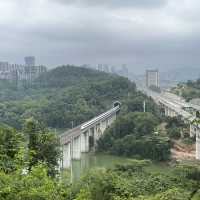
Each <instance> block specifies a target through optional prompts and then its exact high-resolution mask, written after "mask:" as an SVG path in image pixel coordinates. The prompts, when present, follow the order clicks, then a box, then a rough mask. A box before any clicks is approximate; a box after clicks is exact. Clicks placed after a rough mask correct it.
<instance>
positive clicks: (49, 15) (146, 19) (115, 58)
mask: <svg viewBox="0 0 200 200" xmlns="http://www.w3.org/2000/svg"><path fill="white" fill-rule="evenodd" d="M199 9H200V1H198V0H126V1H121V0H103V1H99V0H34V1H28V0H2V1H0V11H1V17H0V30H1V32H0V44H1V49H0V60H1V61H9V62H12V63H22V62H23V57H24V56H25V55H34V56H36V57H37V62H38V63H39V64H44V65H47V66H49V67H55V66H57V65H60V64H67V63H69V64H77V65H79V64H84V63H89V64H98V63H108V64H113V65H117V64H123V63H126V64H127V65H128V66H129V68H131V69H132V71H135V72H139V71H142V70H143V69H145V68H146V67H148V66H150V67H151V66H152V67H155V68H159V69H161V70H166V68H167V69H172V68H180V67H191V66H195V67H196V66H197V67H198V65H199V64H200V60H199V52H200V40H199V32H200V26H199V21H200V13H199Z"/></svg>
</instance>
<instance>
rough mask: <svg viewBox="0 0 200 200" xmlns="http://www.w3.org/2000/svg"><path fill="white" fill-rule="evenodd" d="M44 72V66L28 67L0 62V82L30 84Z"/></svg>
mask: <svg viewBox="0 0 200 200" xmlns="http://www.w3.org/2000/svg"><path fill="white" fill-rule="evenodd" d="M46 71H47V69H46V67H45V66H29V65H19V64H9V63H8V62H0V80H11V81H29V82H31V81H33V80H34V79H36V78H37V77H38V76H39V75H40V74H42V73H43V72H46Z"/></svg>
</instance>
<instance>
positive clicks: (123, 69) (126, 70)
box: [121, 64, 128, 77]
mask: <svg viewBox="0 0 200 200" xmlns="http://www.w3.org/2000/svg"><path fill="white" fill-rule="evenodd" d="M121 71H122V74H121V75H122V76H125V77H128V68H127V65H126V64H123V65H122V70H121Z"/></svg>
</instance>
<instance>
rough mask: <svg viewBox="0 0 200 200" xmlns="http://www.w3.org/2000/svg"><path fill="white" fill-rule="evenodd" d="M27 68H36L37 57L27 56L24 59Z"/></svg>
mask: <svg viewBox="0 0 200 200" xmlns="http://www.w3.org/2000/svg"><path fill="white" fill-rule="evenodd" d="M24 61H25V65H26V66H29V67H30V66H31V67H32V66H35V57H34V56H27V57H25V58H24Z"/></svg>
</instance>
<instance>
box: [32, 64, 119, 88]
mask: <svg viewBox="0 0 200 200" xmlns="http://www.w3.org/2000/svg"><path fill="white" fill-rule="evenodd" d="M114 77H116V76H115V75H111V74H108V73H105V72H100V71H97V70H93V69H88V68H82V67H75V66H71V65H67V66H61V67H57V68H55V69H52V70H50V71H48V72H46V73H44V74H42V75H41V76H40V77H39V78H38V79H37V80H36V81H35V85H38V84H40V83H41V84H42V85H41V86H45V87H53V88H54V87H68V86H74V85H79V84H84V83H90V82H97V81H103V80H108V79H109V78H114Z"/></svg>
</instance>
